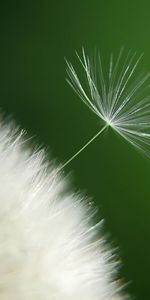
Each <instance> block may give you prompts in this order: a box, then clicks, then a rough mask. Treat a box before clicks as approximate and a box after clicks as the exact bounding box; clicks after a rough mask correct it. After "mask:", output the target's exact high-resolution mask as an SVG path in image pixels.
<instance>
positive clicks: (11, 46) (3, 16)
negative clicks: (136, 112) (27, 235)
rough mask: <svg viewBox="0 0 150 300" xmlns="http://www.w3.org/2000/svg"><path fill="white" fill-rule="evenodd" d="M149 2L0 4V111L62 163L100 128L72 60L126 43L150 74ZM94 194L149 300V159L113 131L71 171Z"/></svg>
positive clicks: (126, 272) (134, 288) (138, 293)
mask: <svg viewBox="0 0 150 300" xmlns="http://www.w3.org/2000/svg"><path fill="white" fill-rule="evenodd" d="M149 12H150V2H149V1H138V0H136V1H135V0H133V1H131V0H130V1H129V0H126V1H115V0H112V1H111V0H110V1H108V0H103V1H102V0H99V1H98V0H93V1H91V0H80V1H78V0H76V1H69V0H68V1H67V0H63V1H51V0H49V1H48V0H47V1H45V0H42V1H39V0H36V1H33V0H30V1H16V0H14V1H4V2H1V4H0V38H1V47H0V76H1V78H0V79H1V80H0V106H1V108H2V109H3V110H4V111H5V112H6V115H10V114H12V115H13V117H14V118H15V120H16V122H17V123H18V124H20V125H21V126H22V127H24V128H26V129H27V130H28V132H29V133H30V134H31V135H36V137H37V138H36V140H37V141H38V143H40V144H42V145H44V146H46V147H48V149H49V151H51V152H52V155H53V157H56V158H57V159H58V162H61V161H62V162H63V161H65V160H66V159H67V158H69V157H70V156H71V155H72V154H74V152H75V151H76V150H78V149H79V148H80V147H81V146H82V145H83V144H84V143H85V142H86V141H87V140H88V139H89V138H91V137H92V135H93V134H95V133H96V132H97V131H98V129H99V128H100V124H99V121H98V120H97V118H96V117H95V116H94V115H93V114H92V113H91V112H90V111H89V110H88V109H87V108H86V106H85V105H84V104H83V103H82V102H81V101H80V100H79V99H78V97H77V96H76V95H75V94H74V92H73V91H72V90H71V88H70V87H69V86H68V85H67V83H66V81H65V77H66V72H65V60H64V57H67V58H68V59H69V60H71V61H72V62H73V64H74V65H77V60H76V57H75V50H78V51H79V52H80V50H81V47H82V46H84V47H85V48H86V49H87V52H88V53H89V54H92V53H93V51H94V49H95V48H97V49H100V51H101V53H102V57H104V60H106V61H107V58H108V56H109V54H110V52H114V53H117V52H118V51H119V50H120V48H121V46H125V48H127V49H132V50H133V51H137V53H139V54H141V53H142V52H144V58H143V60H142V62H141V64H140V67H141V70H143V69H145V70H150V14H149ZM70 171H73V186H74V187H76V189H79V190H84V191H86V193H87V194H89V195H90V196H93V198H94V201H95V202H96V205H98V207H99V214H100V216H101V217H104V218H105V220H106V222H105V230H106V232H109V233H110V238H111V240H112V241H114V245H115V246H116V245H117V246H119V249H120V250H119V255H120V256H121V259H122V268H121V270H120V276H122V277H123V278H124V279H125V281H127V282H129V285H128V286H127V288H126V290H127V291H128V292H130V293H132V294H133V295H134V296H135V299H138V300H139V299H142V300H144V299H146V300H148V299H150V288H149V280H150V279H149V273H150V181H149V178H150V176H149V174H150V162H149V161H148V159H146V158H145V157H144V156H143V155H142V154H139V153H138V152H137V151H136V150H135V149H133V148H132V147H131V146H130V145H129V144H127V143H126V142H125V141H123V140H122V139H121V138H119V137H118V136H116V135H115V134H114V133H113V132H111V130H109V131H107V132H105V133H104V134H103V136H101V137H100V138H99V139H98V140H96V141H95V142H94V143H93V144H91V145H90V146H89V148H87V149H86V150H85V152H83V153H82V154H81V155H80V156H79V157H78V158H77V159H76V160H74V161H73V162H72V163H71V164H70V165H69V166H68V167H67V168H66V169H65V172H66V173H67V172H70Z"/></svg>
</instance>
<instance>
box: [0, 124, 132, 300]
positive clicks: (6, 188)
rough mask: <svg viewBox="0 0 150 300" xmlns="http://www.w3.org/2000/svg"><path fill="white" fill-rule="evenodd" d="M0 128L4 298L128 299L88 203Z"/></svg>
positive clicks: (0, 287) (0, 293)
mask: <svg viewBox="0 0 150 300" xmlns="http://www.w3.org/2000/svg"><path fill="white" fill-rule="evenodd" d="M0 126H1V127H0V300H10V299H11V300H77V299H78V300H108V299H109V300H119V299H127V297H126V296H123V293H122V291H120V290H121V284H120V283H119V281H115V278H116V268H117V263H116V262H115V259H114V255H113V252H112V251H111V250H108V249H107V247H106V245H105V239H104V238H103V236H100V237H99V238H98V235H100V233H99V234H98V232H97V227H98V228H99V227H100V228H101V225H100V226H96V224H94V223H93V214H94V211H93V209H91V208H90V206H89V205H88V203H89V202H88V200H87V199H84V197H83V196H82V195H77V194H75V193H73V192H71V191H70V190H69V188H68V183H67V180H66V179H65V178H63V176H62V174H60V173H59V174H58V172H57V168H55V167H54V165H53V163H52V162H51V163H49V164H48V163H47V162H46V160H45V154H43V152H42V151H41V152H33V153H31V152H30V151H29V150H28V149H26V148H27V147H26V148H25V143H24V141H23V138H22V136H21V135H22V134H18V133H14V132H12V130H10V128H9V127H8V126H5V125H0Z"/></svg>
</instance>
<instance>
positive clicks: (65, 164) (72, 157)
mask: <svg viewBox="0 0 150 300" xmlns="http://www.w3.org/2000/svg"><path fill="white" fill-rule="evenodd" d="M107 127H108V124H106V125H105V126H104V127H103V128H102V129H101V130H100V131H98V132H97V133H96V134H95V135H94V136H93V137H92V138H91V139H90V140H89V141H88V142H87V143H86V144H85V145H84V146H83V147H82V148H80V149H79V150H78V151H77V152H76V153H75V154H74V155H73V156H71V158H69V159H68V160H67V161H66V162H65V163H64V164H63V165H62V166H61V167H60V168H59V169H58V171H57V173H58V172H59V171H61V170H62V169H63V168H64V167H66V166H67V165H68V164H69V163H70V162H71V161H72V160H73V159H74V158H75V157H77V156H78V155H79V154H80V153H81V152H82V151H83V150H84V149H85V148H86V147H87V146H89V145H90V144H91V143H92V142H93V141H94V140H95V139H96V138H97V137H98V136H99V135H100V134H101V133H102V132H103V131H104V130H105V129H106V128H107Z"/></svg>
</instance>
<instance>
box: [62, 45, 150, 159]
mask: <svg viewBox="0 0 150 300" xmlns="http://www.w3.org/2000/svg"><path fill="white" fill-rule="evenodd" d="M77 57H78V59H79V62H80V63H81V66H82V71H83V75H84V78H79V75H78V74H77V72H76V71H75V69H74V67H73V65H72V64H71V63H69V62H67V73H68V79H67V80H68V82H69V84H70V85H71V87H72V88H73V89H74V91H75V92H76V93H77V94H78V96H79V97H80V98H81V100H82V101H83V102H84V103H85V104H86V105H87V106H88V107H89V108H90V110H92V111H93V113H94V114H95V115H96V116H97V117H99V118H100V119H101V120H102V121H104V122H105V123H106V125H108V127H111V128H112V129H113V130H114V131H115V132H117V133H118V134H120V135H121V136H122V137H123V138H125V139H126V140H127V141H128V142H130V143H131V144H132V145H134V146H135V147H136V148H137V149H140V150H142V151H143V152H144V153H145V154H147V155H148V156H150V96H149V95H148V96H147V95H145V91H146V87H148V85H147V86H146V84H145V83H146V82H147V80H148V78H149V77H150V73H141V74H140V75H138V76H137V67H138V65H139V62H140V60H141V58H142V55H141V56H137V54H136V53H133V54H132V53H131V52H130V51H129V52H128V53H127V55H125V51H124V50H123V49H121V51H120V53H119V55H118V57H117V59H114V56H113V55H111V56H110V62H109V67H108V71H107V72H105V73H104V71H103V67H102V63H101V56H100V54H99V53H97V54H96V55H95V57H93V58H89V56H87V55H86V54H85V51H84V49H82V55H81V56H79V55H78V54H77Z"/></svg>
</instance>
